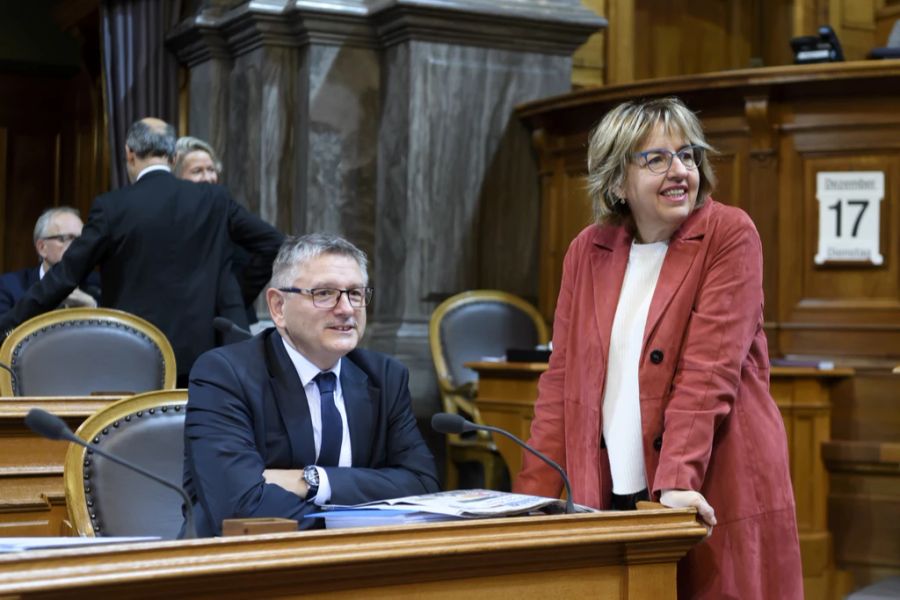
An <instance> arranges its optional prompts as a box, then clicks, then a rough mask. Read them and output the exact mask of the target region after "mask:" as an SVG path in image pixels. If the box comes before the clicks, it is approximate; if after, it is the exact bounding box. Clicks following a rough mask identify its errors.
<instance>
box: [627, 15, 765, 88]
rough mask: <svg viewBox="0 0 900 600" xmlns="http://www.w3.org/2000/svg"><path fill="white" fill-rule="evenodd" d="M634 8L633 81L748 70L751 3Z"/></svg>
mask: <svg viewBox="0 0 900 600" xmlns="http://www.w3.org/2000/svg"><path fill="white" fill-rule="evenodd" d="M635 6H636V9H635V22H634V26H635V36H634V38H635V44H634V52H635V79H652V78H658V77H670V76H675V75H684V74H688V73H703V72H709V71H722V70H725V69H735V68H741V67H746V66H748V64H749V61H750V45H751V38H752V34H751V31H752V28H751V27H749V26H748V25H747V24H749V23H751V22H752V12H751V11H752V3H747V2H738V1H736V0H729V1H727V2H722V1H721V0H695V1H694V2H689V3H673V2H668V1H665V0H643V1H640V2H637V3H636V5H635Z"/></svg>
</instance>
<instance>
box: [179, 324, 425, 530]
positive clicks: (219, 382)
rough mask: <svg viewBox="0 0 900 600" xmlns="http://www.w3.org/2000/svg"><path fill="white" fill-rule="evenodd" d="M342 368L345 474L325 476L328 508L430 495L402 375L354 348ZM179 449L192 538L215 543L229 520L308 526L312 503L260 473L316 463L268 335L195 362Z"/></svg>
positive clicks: (285, 365) (295, 395)
mask: <svg viewBox="0 0 900 600" xmlns="http://www.w3.org/2000/svg"><path fill="white" fill-rule="evenodd" d="M341 360H342V362H341V388H342V390H343V395H344V402H345V403H346V409H347V419H348V424H349V428H350V439H351V446H352V455H353V462H352V464H353V466H352V467H326V468H325V471H326V472H327V473H328V479H329V482H330V483H331V489H332V496H331V503H332V504H357V503H360V502H368V501H371V500H379V499H385V498H395V497H399V496H408V495H413V494H425V493H431V492H436V491H438V489H439V484H438V478H437V470H436V467H435V463H434V457H433V456H432V455H431V452H430V451H429V450H428V448H427V446H426V445H425V442H424V441H423V440H422V436H421V434H420V433H419V430H418V428H417V426H416V421H415V417H414V416H413V413H412V408H411V405H410V397H409V388H408V382H409V372H408V371H407V369H406V367H404V366H403V365H401V364H400V363H399V362H397V361H396V360H394V359H392V358H389V357H388V356H385V355H383V354H380V353H377V352H370V351H367V350H361V349H357V350H354V351H353V352H351V353H350V354H348V355H347V356H345V357H344V358H343V359H341ZM184 442H185V469H184V484H185V490H186V491H187V494H188V495H189V496H190V497H191V499H192V502H193V504H194V510H195V512H196V517H195V518H196V525H197V535H198V536H201V537H203V536H211V535H218V534H220V532H221V524H222V519H228V518H247V517H284V518H290V519H297V520H298V521H299V522H300V527H301V528H309V527H311V526H312V525H313V523H311V522H312V521H316V519H303V515H305V514H308V513H311V512H315V511H316V510H318V508H317V507H316V506H315V505H314V504H313V503H312V502H306V501H304V500H302V499H301V498H299V497H298V496H297V495H295V494H293V493H291V492H289V491H287V490H285V489H284V488H282V487H280V486H278V485H274V484H267V483H265V480H264V479H263V470H265V469H269V468H272V469H301V468H303V467H305V466H306V465H311V464H313V463H314V462H315V458H316V450H315V443H314V441H313V430H312V421H311V420H310V415H309V406H308V404H307V400H306V395H305V394H304V392H303V388H302V387H301V384H300V378H299V377H298V375H297V371H296V369H295V368H294V365H293V363H291V360H290V358H289V357H288V354H287V351H286V350H285V349H284V344H283V343H282V341H281V336H280V335H279V334H278V332H277V331H276V330H275V329H268V330H266V331H264V332H262V333H260V334H259V335H256V336H255V337H253V338H252V339H250V340H247V341H245V342H240V343H237V344H232V345H230V346H225V347H222V348H216V349H215V350H212V351H210V352H207V353H206V354H204V355H203V356H201V357H200V358H199V359H198V360H197V363H196V364H195V365H194V368H193V370H192V371H191V383H190V399H189V400H188V405H187V415H186V420H185V437H184Z"/></svg>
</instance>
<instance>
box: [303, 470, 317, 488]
mask: <svg viewBox="0 0 900 600" xmlns="http://www.w3.org/2000/svg"><path fill="white" fill-rule="evenodd" d="M303 479H304V480H305V481H306V483H307V485H313V486H318V485H319V471H318V470H317V469H316V468H315V467H306V468H305V469H303Z"/></svg>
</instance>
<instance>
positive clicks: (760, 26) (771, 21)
mask: <svg viewBox="0 0 900 600" xmlns="http://www.w3.org/2000/svg"><path fill="white" fill-rule="evenodd" d="M758 6H759V7H758V9H757V13H756V15H755V18H754V21H753V22H754V25H755V27H756V30H757V32H756V37H757V39H758V40H759V41H758V43H759V45H760V47H759V49H758V52H759V56H760V58H762V63H763V65H764V66H775V65H789V64H792V63H793V62H794V55H793V51H792V50H791V46H790V40H791V38H792V37H796V36H797V35H811V34H812V32H805V33H801V34H798V33H796V31H795V20H794V18H795V17H794V14H795V13H794V2H792V1H791V0H759V4H758Z"/></svg>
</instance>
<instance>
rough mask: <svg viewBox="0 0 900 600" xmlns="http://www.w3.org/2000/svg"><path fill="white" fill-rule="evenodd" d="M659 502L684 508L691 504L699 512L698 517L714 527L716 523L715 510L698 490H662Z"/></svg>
mask: <svg viewBox="0 0 900 600" xmlns="http://www.w3.org/2000/svg"><path fill="white" fill-rule="evenodd" d="M659 503H660V504H662V505H664V506H668V507H670V508H685V507H688V506H693V507H694V508H696V509H697V512H698V513H700V518H701V519H703V521H704V522H705V523H706V524H707V525H709V526H710V527H714V526H715V524H716V511H715V510H713V507H712V506H710V505H709V502H707V501H706V498H704V497H703V494H701V493H700V492H695V491H693V490H663V493H662V494H661V495H660V497H659Z"/></svg>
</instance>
